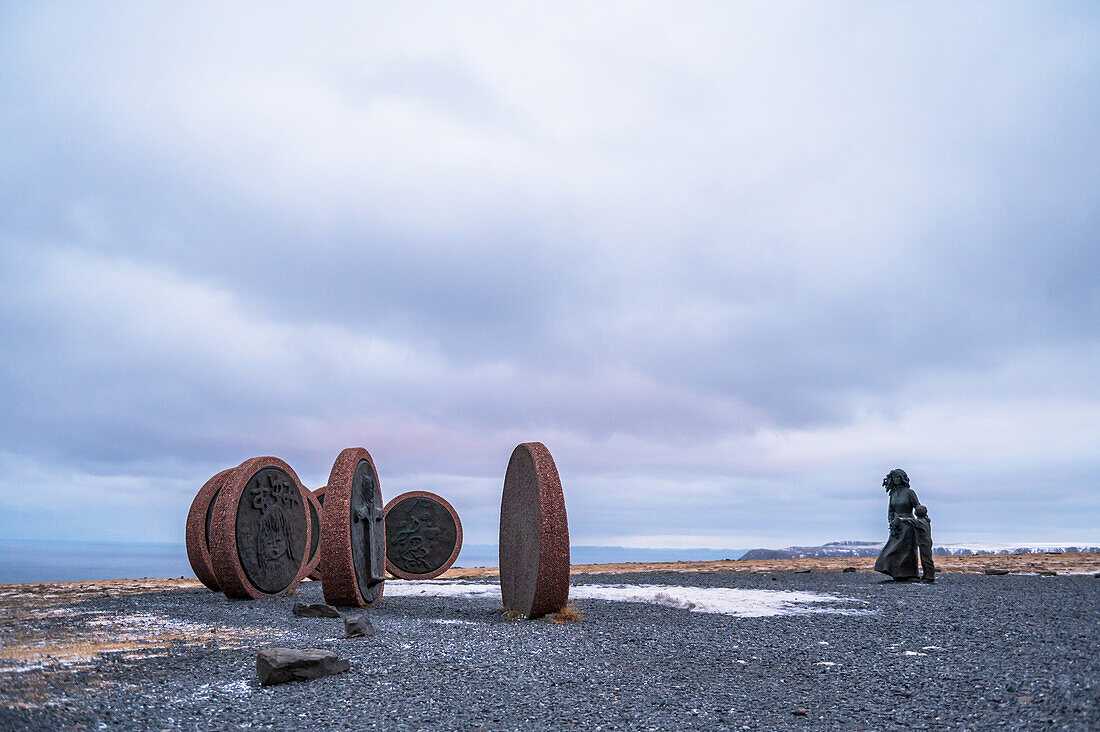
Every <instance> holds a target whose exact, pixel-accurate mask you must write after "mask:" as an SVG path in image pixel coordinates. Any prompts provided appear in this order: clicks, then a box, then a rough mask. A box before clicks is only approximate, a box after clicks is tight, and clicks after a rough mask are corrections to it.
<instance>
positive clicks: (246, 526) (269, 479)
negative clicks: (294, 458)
mask: <svg viewBox="0 0 1100 732" xmlns="http://www.w3.org/2000/svg"><path fill="white" fill-rule="evenodd" d="M308 521H309V517H308V516H307V515H306V509H305V506H304V505H303V503H302V497H301V494H300V493H299V492H298V488H297V486H296V484H295V483H294V480H293V479H292V478H291V477H290V476H289V475H287V474H286V473H285V472H283V471H282V470H281V469H279V468H275V467H266V468H263V469H261V470H259V471H257V472H256V474H255V475H253V476H252V478H251V479H250V480H249V481H248V483H247V484H246V485H245V488H244V491H243V493H242V494H241V500H240V502H239V503H238V504H237V522H236V530H237V555H238V558H239V559H240V562H241V567H242V568H243V569H244V573H245V575H246V576H247V577H248V580H249V581H250V582H251V583H252V584H253V585H255V586H256V587H258V588H259V589H260V590H262V591H263V592H266V593H269V594H275V593H278V592H281V591H282V590H284V589H286V588H287V587H289V586H290V583H291V582H293V581H294V579H295V577H297V575H298V571H299V570H300V569H301V563H302V557H303V556H304V554H305V550H306V546H305V543H306V524H307V522H308Z"/></svg>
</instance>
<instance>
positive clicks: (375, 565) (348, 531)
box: [321, 447, 386, 607]
mask: <svg viewBox="0 0 1100 732" xmlns="http://www.w3.org/2000/svg"><path fill="white" fill-rule="evenodd" d="M384 515H385V514H384V513H383V503H382V488H381V485H380V482H379V480H378V471H377V470H376V469H375V467H374V461H373V460H372V459H371V456H370V453H369V452H367V451H366V449H365V448H362V447H349V448H347V449H345V450H343V451H342V452H341V453H340V455H339V456H338V457H337V458H336V462H335V463H333V465H332V472H331V473H330V474H329V478H328V486H326V488H325V505H324V508H323V510H322V511H321V567H322V571H323V573H322V575H321V588H322V590H323V592H324V595H325V602H327V603H329V604H330V605H342V606H360V607H369V606H371V605H373V604H374V603H376V602H378V600H380V599H381V597H382V591H383V588H384V585H385V580H386V571H385V570H386V524H385V521H384Z"/></svg>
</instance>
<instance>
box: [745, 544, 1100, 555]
mask: <svg viewBox="0 0 1100 732" xmlns="http://www.w3.org/2000/svg"><path fill="white" fill-rule="evenodd" d="M882 546H883V542H880V541H831V542H829V543H828V544H822V545H821V546H789V547H787V548H786V549H750V550H749V551H747V552H745V554H744V555H742V556H741V559H812V558H816V557H877V556H878V553H879V552H880V551H881V550H882ZM1062 552H1100V542H1079V543H1076V544H1054V543H1043V542H1030V543H1024V542H1021V543H1007V544H998V543H990V542H965V543H961V544H943V545H938V544H937V545H934V546H933V547H932V553H933V554H940V555H944V554H1051V553H1052V554H1060V553H1062Z"/></svg>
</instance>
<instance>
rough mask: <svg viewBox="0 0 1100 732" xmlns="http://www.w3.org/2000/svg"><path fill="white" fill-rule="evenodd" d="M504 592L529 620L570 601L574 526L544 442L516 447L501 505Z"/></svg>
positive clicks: (506, 600)
mask: <svg viewBox="0 0 1100 732" xmlns="http://www.w3.org/2000/svg"><path fill="white" fill-rule="evenodd" d="M499 547H500V592H501V597H502V600H503V602H504V607H505V608H507V609H508V610H512V611H515V612H518V613H520V614H522V615H525V616H527V617H528V618H538V617H542V616H543V615H546V614H547V613H553V612H557V611H558V610H561V609H562V608H564V607H565V603H566V602H568V600H569V521H568V519H567V518H566V515H565V496H564V494H563V493H562V489H561V479H560V478H559V477H558V469H557V466H556V465H554V458H553V457H551V456H550V451H549V450H547V449H546V446H545V445H543V444H542V443H541V442H525V443H523V444H522V445H519V446H517V447H516V449H515V450H514V451H513V452H512V458H511V460H509V461H508V472H507V474H506V475H505V476H504V494H503V496H502V497H501V502H500V542H499Z"/></svg>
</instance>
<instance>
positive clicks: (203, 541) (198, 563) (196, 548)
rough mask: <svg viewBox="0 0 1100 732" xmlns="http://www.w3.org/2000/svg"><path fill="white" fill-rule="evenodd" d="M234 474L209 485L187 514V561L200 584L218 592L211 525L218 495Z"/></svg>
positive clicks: (221, 475)
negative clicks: (226, 481)
mask: <svg viewBox="0 0 1100 732" xmlns="http://www.w3.org/2000/svg"><path fill="white" fill-rule="evenodd" d="M232 472H233V469H232V468H227V469H226V470H223V471H221V472H220V473H218V474H216V475H215V476H214V477H213V478H211V479H210V480H208V481H206V482H205V483H204V484H203V486H202V488H199V492H198V493H197V494H196V495H195V500H193V501H192V502H191V509H190V510H189V511H188V512H187V529H186V532H185V533H186V540H187V561H189V562H190V563H191V569H193V570H194V571H195V576H196V577H198V578H199V582H202V583H203V584H204V585H206V586H207V587H209V588H210V589H212V590H214V591H215V592H217V591H218V589H219V588H218V580H217V578H216V577H215V576H214V565H213V563H212V562H211V561H210V522H211V520H212V519H213V517H214V500H215V499H216V498H217V497H218V491H220V490H221V489H222V483H224V482H225V478H226V476H228V475H229V474H230V473H232Z"/></svg>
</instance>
